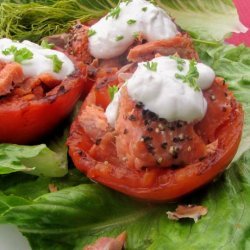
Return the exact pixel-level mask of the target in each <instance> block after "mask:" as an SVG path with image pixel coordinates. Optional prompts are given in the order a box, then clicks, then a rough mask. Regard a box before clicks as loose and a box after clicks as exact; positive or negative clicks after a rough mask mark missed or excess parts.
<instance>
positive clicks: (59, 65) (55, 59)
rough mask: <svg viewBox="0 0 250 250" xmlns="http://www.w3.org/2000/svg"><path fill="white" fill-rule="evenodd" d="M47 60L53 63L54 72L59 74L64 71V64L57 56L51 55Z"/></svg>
mask: <svg viewBox="0 0 250 250" xmlns="http://www.w3.org/2000/svg"><path fill="white" fill-rule="evenodd" d="M46 57H47V58H49V59H51V60H52V62H53V71H54V72H56V73H59V72H60V71H61V69H62V65H63V62H62V61H61V60H60V59H59V58H58V56H57V55H49V56H46Z"/></svg>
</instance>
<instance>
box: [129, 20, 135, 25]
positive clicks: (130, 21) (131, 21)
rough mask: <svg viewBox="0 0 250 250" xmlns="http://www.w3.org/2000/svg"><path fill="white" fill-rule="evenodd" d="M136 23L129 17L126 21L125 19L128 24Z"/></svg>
mask: <svg viewBox="0 0 250 250" xmlns="http://www.w3.org/2000/svg"><path fill="white" fill-rule="evenodd" d="M135 23H136V20H134V19H129V20H128V21H127V24H128V25H133V24H135Z"/></svg>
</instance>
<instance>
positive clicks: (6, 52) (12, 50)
mask: <svg viewBox="0 0 250 250" xmlns="http://www.w3.org/2000/svg"><path fill="white" fill-rule="evenodd" d="M16 51H17V47H15V46H14V45H12V46H10V47H9V48H8V49H5V50H3V51H2V53H3V54H4V55H5V56H8V55H13V54H14V53H15V52H16Z"/></svg>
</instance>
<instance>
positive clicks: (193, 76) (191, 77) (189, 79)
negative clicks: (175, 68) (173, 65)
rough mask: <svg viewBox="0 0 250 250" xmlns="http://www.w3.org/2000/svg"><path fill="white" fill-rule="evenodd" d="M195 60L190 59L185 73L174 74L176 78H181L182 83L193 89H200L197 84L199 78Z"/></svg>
mask: <svg viewBox="0 0 250 250" xmlns="http://www.w3.org/2000/svg"><path fill="white" fill-rule="evenodd" d="M196 65H197V62H196V61H195V60H192V61H190V64H189V70H188V72H187V74H186V75H181V74H178V73H177V74H175V77H176V78H177V79H181V80H182V81H183V82H184V83H187V84H188V85H189V86H190V87H191V88H193V89H194V91H200V90H201V89H200V87H199V86H198V84H197V80H198V78H199V72H198V69H197V67H196Z"/></svg>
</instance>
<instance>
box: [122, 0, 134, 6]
mask: <svg viewBox="0 0 250 250" xmlns="http://www.w3.org/2000/svg"><path fill="white" fill-rule="evenodd" d="M132 1H133V0H124V1H123V2H124V3H126V5H128V4H130V3H131V2H132Z"/></svg>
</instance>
